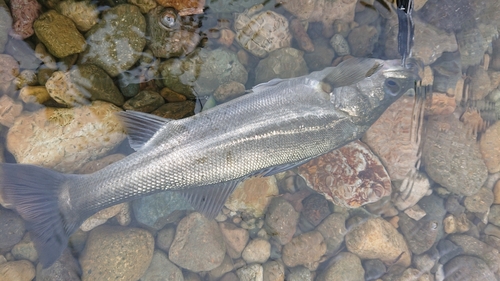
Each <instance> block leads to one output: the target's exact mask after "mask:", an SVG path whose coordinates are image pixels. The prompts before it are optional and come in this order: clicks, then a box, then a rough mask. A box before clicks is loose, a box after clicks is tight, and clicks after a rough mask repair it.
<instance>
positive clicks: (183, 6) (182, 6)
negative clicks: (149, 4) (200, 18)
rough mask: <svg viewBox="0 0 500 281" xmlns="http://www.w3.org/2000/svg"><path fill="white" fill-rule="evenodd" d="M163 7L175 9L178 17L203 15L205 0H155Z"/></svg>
mask: <svg viewBox="0 0 500 281" xmlns="http://www.w3.org/2000/svg"><path fill="white" fill-rule="evenodd" d="M156 2H157V3H158V4H159V5H161V6H163V7H172V8H174V9H176V10H177V11H178V13H179V15H180V16H189V15H195V14H203V7H204V6H205V0H156Z"/></svg>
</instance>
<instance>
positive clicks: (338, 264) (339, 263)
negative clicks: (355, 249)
mask: <svg viewBox="0 0 500 281" xmlns="http://www.w3.org/2000/svg"><path fill="white" fill-rule="evenodd" d="M364 276H365V270H364V269H363V267H362V266H361V260H360V259H359V258H358V257H357V256H356V255H354V254H351V253H349V252H342V253H340V254H339V255H337V256H336V257H335V258H334V262H333V263H332V264H331V265H330V266H328V267H327V268H326V269H325V270H324V271H323V272H322V273H321V274H319V276H318V278H317V279H316V280H318V281H335V280H350V281H358V280H359V281H364V280H365V278H364Z"/></svg>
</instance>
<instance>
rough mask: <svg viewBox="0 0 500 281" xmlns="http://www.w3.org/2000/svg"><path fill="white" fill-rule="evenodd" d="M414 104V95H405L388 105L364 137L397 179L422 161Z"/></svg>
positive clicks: (393, 177)
mask: <svg viewBox="0 0 500 281" xmlns="http://www.w3.org/2000/svg"><path fill="white" fill-rule="evenodd" d="M414 107H415V99H414V98H413V97H408V96H403V97H401V98H400V99H398V100H397V101H395V102H394V103H393V104H392V105H390V106H389V108H387V110H386V111H385V112H384V113H383V114H382V116H380V118H379V119H378V120H377V121H375V123H374V124H373V125H372V126H371V127H370V128H369V129H368V131H367V132H366V133H365V135H364V136H363V138H362V141H363V142H364V143H366V144H367V145H368V146H369V147H370V149H371V150H372V151H373V153H375V154H376V155H377V156H378V157H379V158H380V161H382V164H384V166H385V167H386V169H387V172H388V173H389V176H390V178H391V180H393V181H396V180H404V179H405V178H406V176H407V174H408V172H410V171H412V170H414V169H415V164H416V163H417V161H418V160H419V154H418V147H419V143H418V141H417V139H416V138H415V137H414V136H416V135H418V134H417V133H416V128H417V124H415V122H414V121H412V120H413V119H412V116H413V110H414ZM405 205H406V204H405ZM401 207H404V206H401Z"/></svg>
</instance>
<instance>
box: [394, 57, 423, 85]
mask: <svg viewBox="0 0 500 281" xmlns="http://www.w3.org/2000/svg"><path fill="white" fill-rule="evenodd" d="M385 64H386V69H385V72H386V73H388V75H386V77H389V76H390V77H394V78H405V79H412V80H415V81H419V80H422V79H421V76H420V73H423V69H424V68H423V64H422V63H421V62H420V61H418V60H416V59H414V58H407V59H406V63H405V64H404V65H403V64H402V63H401V60H400V59H396V60H389V61H386V62H385Z"/></svg>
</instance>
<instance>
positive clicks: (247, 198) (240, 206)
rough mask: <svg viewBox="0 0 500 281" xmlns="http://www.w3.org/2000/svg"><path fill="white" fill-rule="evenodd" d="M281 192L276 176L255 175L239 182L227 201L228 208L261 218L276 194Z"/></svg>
mask: <svg viewBox="0 0 500 281" xmlns="http://www.w3.org/2000/svg"><path fill="white" fill-rule="evenodd" d="M278 194H279V190H278V185H277V184H276V178H275V177H274V176H270V177H253V178H249V179H246V180H245V181H243V182H242V183H240V184H238V186H237V187H236V189H235V190H234V192H233V193H232V194H231V195H230V196H229V198H228V200H227V201H226V204H225V206H226V208H228V209H229V210H232V211H241V212H245V213H248V214H250V215H252V216H253V217H256V218H259V217H261V216H262V215H264V213H265V211H266V208H267V206H268V205H269V203H270V202H271V199H272V198H273V197H274V196H277V195H278Z"/></svg>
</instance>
